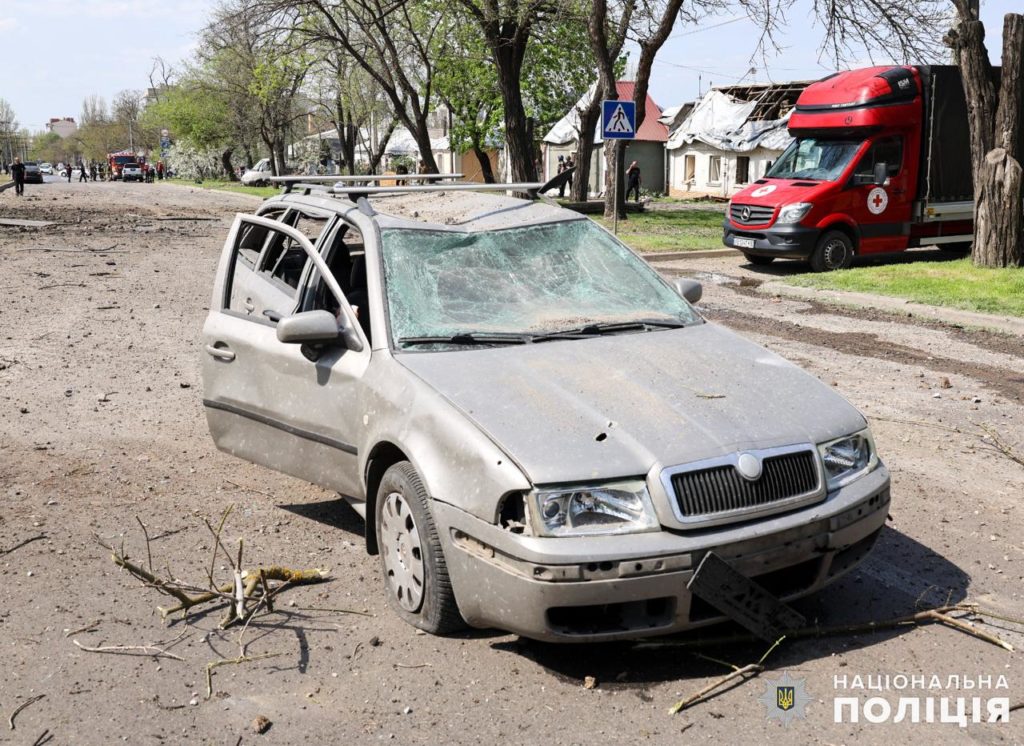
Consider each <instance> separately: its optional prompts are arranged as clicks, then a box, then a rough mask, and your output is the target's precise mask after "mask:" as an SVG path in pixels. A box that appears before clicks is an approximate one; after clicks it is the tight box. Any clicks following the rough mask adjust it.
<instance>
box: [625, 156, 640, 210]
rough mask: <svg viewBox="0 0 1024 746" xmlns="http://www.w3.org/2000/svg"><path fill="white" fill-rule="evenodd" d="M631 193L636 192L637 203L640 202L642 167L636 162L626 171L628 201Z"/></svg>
mask: <svg viewBox="0 0 1024 746" xmlns="http://www.w3.org/2000/svg"><path fill="white" fill-rule="evenodd" d="M631 192H636V201H637V202H639V201H640V166H638V165H637V163H636V161H633V162H632V163H630V164H629V168H627V169H626V201H627V202H628V201H629V195H630V193H631Z"/></svg>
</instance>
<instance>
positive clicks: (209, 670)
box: [206, 653, 281, 699]
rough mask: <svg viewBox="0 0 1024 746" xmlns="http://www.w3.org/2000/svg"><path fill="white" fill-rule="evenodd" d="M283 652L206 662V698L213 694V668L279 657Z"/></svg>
mask: <svg viewBox="0 0 1024 746" xmlns="http://www.w3.org/2000/svg"><path fill="white" fill-rule="evenodd" d="M279 655H281V653H263V654H262V655H240V656H238V657H237V658H221V659H220V660H216V661H211V662H210V663H207V664H206V698H207V699H209V698H210V697H212V696H213V669H215V668H219V667H221V666H232V665H236V664H238V663H251V662H252V661H259V660H265V659H266V658H277V657H278V656H279Z"/></svg>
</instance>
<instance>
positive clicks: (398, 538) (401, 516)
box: [380, 492, 424, 613]
mask: <svg viewBox="0 0 1024 746" xmlns="http://www.w3.org/2000/svg"><path fill="white" fill-rule="evenodd" d="M380 526H381V528H380V535H381V543H382V544H383V546H382V547H381V549H382V550H383V551H382V555H383V557H384V572H385V574H386V575H387V579H388V584H389V585H390V586H391V592H392V593H393V594H395V598H396V599H397V600H398V604H399V606H401V607H402V608H403V609H405V610H406V611H409V612H414V613H415V612H417V611H419V609H420V606H421V605H422V604H423V584H424V566H423V548H422V544H421V542H420V533H419V530H418V529H417V527H416V520H415V519H414V518H413V515H412V511H411V510H410V509H409V503H408V502H406V499H405V497H404V496H403V495H401V494H400V493H398V492H392V493H390V494H389V495H388V496H387V497H386V498H384V505H383V507H382V509H381V521H380Z"/></svg>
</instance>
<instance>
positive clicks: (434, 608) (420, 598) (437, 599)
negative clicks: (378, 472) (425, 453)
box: [376, 461, 465, 635]
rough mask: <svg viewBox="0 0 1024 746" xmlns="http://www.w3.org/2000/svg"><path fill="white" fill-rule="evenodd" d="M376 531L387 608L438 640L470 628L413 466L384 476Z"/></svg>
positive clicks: (402, 464)
mask: <svg viewBox="0 0 1024 746" xmlns="http://www.w3.org/2000/svg"><path fill="white" fill-rule="evenodd" d="M376 528H377V546H378V548H379V549H380V557H381V569H382V571H383V573H384V586H385V592H386V593H387V597H388V605H389V606H391V608H392V609H394V611H395V612H396V613H397V614H398V615H399V616H400V617H402V619H404V620H405V621H406V622H408V623H409V624H411V625H413V626H414V627H418V628H419V629H422V630H424V631H426V632H429V633H431V634H434V635H444V634H448V633H450V632H454V631H456V630H458V629H460V628H462V627H463V626H465V622H464V621H463V620H462V615H461V614H459V609H458V606H456V604H455V595H454V594H453V593H452V586H451V581H450V580H449V578H448V567H447V565H446V564H445V561H444V552H443V550H442V548H441V541H440V539H439V537H438V535H437V528H436V526H435V525H434V519H433V516H431V514H430V502H429V497H428V495H427V491H426V489H425V488H424V487H423V482H422V481H421V480H420V477H419V475H418V474H417V473H416V470H415V469H414V468H413V466H412V464H410V463H409V462H408V461H400V462H399V463H397V464H395V465H393V466H392V467H391V468H389V469H388V470H387V471H386V472H384V476H383V478H382V479H381V482H380V487H379V488H378V489H377V505H376Z"/></svg>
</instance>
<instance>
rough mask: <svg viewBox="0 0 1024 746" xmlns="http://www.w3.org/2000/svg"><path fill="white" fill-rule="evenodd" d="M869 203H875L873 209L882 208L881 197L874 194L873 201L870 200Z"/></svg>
mask: <svg viewBox="0 0 1024 746" xmlns="http://www.w3.org/2000/svg"><path fill="white" fill-rule="evenodd" d="M871 201H872V202H874V203H875V207H881V206H882V195H880V194H876V195H875V198H874V199H873V200H871Z"/></svg>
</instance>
